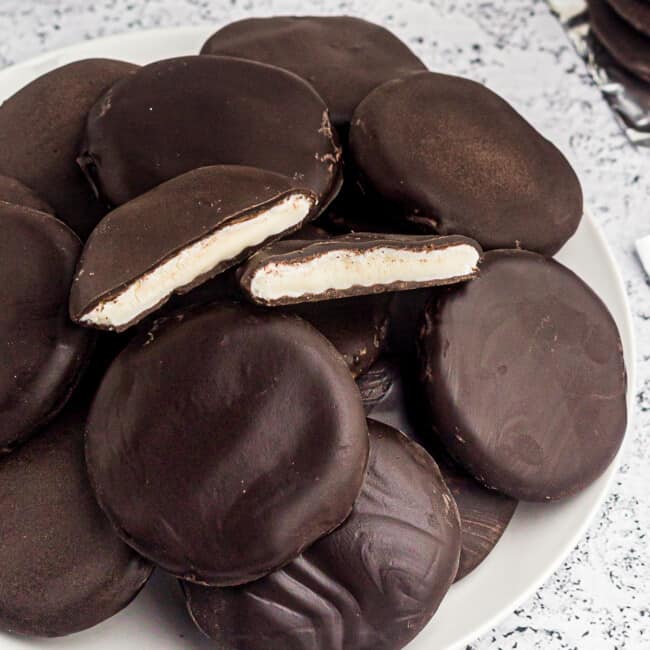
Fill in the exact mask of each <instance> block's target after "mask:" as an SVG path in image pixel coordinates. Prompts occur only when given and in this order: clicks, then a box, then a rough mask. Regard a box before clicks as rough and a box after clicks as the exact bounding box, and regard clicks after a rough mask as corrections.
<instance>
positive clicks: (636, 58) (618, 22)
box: [587, 0, 650, 82]
mask: <svg viewBox="0 0 650 650" xmlns="http://www.w3.org/2000/svg"><path fill="white" fill-rule="evenodd" d="M587 5H588V7H589V20H590V23H591V29H592V30H593V31H594V33H595V34H596V37H597V38H598V40H599V41H600V43H602V45H603V47H604V48H605V49H606V50H607V51H608V52H609V53H610V54H611V55H612V57H613V58H614V59H616V61H618V63H620V65H622V66H623V67H624V68H625V69H626V70H628V71H629V72H631V73H632V74H634V75H636V76H637V77H639V78H640V79H643V80H644V81H649V82H650V38H648V36H646V35H644V34H642V33H641V32H639V31H637V30H636V29H634V27H632V25H630V24H628V23H627V22H625V20H623V19H622V18H621V17H620V15H619V14H618V13H616V11H614V10H613V9H612V8H611V7H610V6H609V5H608V4H607V2H606V0H587Z"/></svg>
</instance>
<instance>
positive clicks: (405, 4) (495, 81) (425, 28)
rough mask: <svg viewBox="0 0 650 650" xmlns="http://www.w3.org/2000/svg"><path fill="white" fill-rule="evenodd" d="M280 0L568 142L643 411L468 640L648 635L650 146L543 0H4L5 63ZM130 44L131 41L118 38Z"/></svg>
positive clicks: (607, 641)
mask: <svg viewBox="0 0 650 650" xmlns="http://www.w3.org/2000/svg"><path fill="white" fill-rule="evenodd" d="M226 12H229V13H230V15H234V16H243V15H251V14H273V13H350V14H356V15H360V16H363V17H366V18H368V19H370V20H375V21H377V22H381V23H384V24H385V25H387V26H388V27H390V28H392V29H393V30H394V31H396V32H397V33H398V34H399V35H401V36H402V37H403V38H405V39H406V40H407V41H408V42H409V43H410V44H411V46H412V47H413V48H414V49H415V50H416V51H417V53H418V54H419V55H420V56H421V57H422V58H423V59H424V60H425V62H426V63H427V64H429V66H430V67H431V68H433V69H435V70H440V71H447V72H454V73H459V74H462V75H466V76H469V77H473V78H475V79H477V80H479V81H482V82H485V83H487V84H488V85H489V86H491V87H492V88H493V89H494V90H496V91H497V92H499V93H500V94H502V95H504V96H505V97H506V98H507V99H508V100H509V101H510V102H511V103H512V104H514V106H515V107H516V108H517V109H518V110H519V111H520V112H522V113H523V114H524V115H525V116H526V117H527V118H528V119H529V120H530V121H531V122H533V124H535V126H536V127H537V128H538V129H539V130H541V131H542V132H543V133H544V134H545V135H546V136H547V137H550V138H551V139H552V140H554V141H555V142H556V144H558V145H559V146H560V148H562V149H563V151H564V152H565V153H566V154H567V155H568V156H569V158H570V159H571V160H572V162H573V164H574V165H575V167H576V169H577V171H578V173H579V175H580V177H581V179H582V182H583V186H584V190H585V198H586V202H587V204H588V205H589V206H590V207H591V209H592V211H593V213H594V215H595V217H596V218H597V220H598V222H599V223H600V225H601V226H602V227H603V229H604V230H605V233H606V235H607V237H608V239H609V242H610V244H611V246H612V248H613V250H614V254H615V256H616V259H617V261H618V263H619V265H620V267H621V269H622V271H623V276H624V278H625V282H626V286H627V292H628V295H629V297H630V301H631V304H632V311H633V313H634V318H635V327H636V332H637V337H638V359H637V364H638V370H639V373H638V375H639V385H638V387H637V410H638V413H637V420H636V430H635V431H634V432H633V434H632V440H630V441H629V442H628V445H627V447H626V451H625V455H624V458H623V464H622V467H621V469H620V471H619V473H618V476H617V480H616V482H615V486H614V491H613V494H612V495H611V496H610V498H609V499H608V500H607V502H606V504H605V506H604V507H603V509H602V512H601V513H600V515H599V516H598V517H597V520H596V521H595V523H594V524H593V525H592V527H591V529H590V530H589V533H588V535H587V536H586V537H585V539H583V541H582V542H581V543H580V545H579V546H578V548H577V549H576V550H575V551H574V552H573V553H572V554H571V556H570V557H569V559H568V560H567V561H566V563H565V564H564V565H563V566H562V568H561V569H560V570H558V571H557V573H556V574H555V575H554V576H553V577H552V578H551V579H550V580H549V581H548V582H547V583H546V584H545V585H544V587H543V588H541V589H540V590H539V592H538V593H537V594H536V595H535V596H534V597H533V598H531V599H530V600H529V601H528V602H527V603H525V604H524V605H523V606H522V607H521V608H520V609H518V610H517V611H516V612H514V613H513V614H512V615H511V616H510V617H509V618H507V619H506V620H505V621H504V622H503V623H502V624H501V625H500V626H499V627H498V628H496V629H494V630H493V631H492V632H490V633H489V634H487V635H485V636H484V637H483V638H481V639H480V640H477V641H476V642H474V643H473V644H472V645H471V646H469V647H468V650H497V649H499V650H510V649H515V648H517V650H532V649H539V650H560V649H562V650H569V649H574V648H577V649H580V650H583V649H585V650H605V649H607V650H610V649H612V650H613V649H622V648H626V649H627V648H629V649H630V650H644V649H646V648H650V530H649V529H650V451H649V449H650V281H648V279H647V278H646V277H645V275H644V273H643V272H642V270H641V268H640V265H639V263H638V260H637V258H636V255H635V253H634V240H635V239H636V238H637V237H639V236H641V235H644V234H650V149H646V150H639V151H635V150H634V149H633V148H632V146H631V145H630V144H629V143H628V142H627V140H626V139H625V137H624V136H623V135H622V133H621V132H620V131H619V128H618V126H617V124H616V122H615V121H614V119H613V117H612V115H611V113H610V111H609V109H608V107H607V105H606V104H605V102H604V101H603V100H602V99H601V96H600V94H599V92H598V90H597V89H596V88H595V87H594V86H593V85H592V83H591V80H590V77H589V75H588V74H587V72H586V70H585V68H584V67H583V64H582V62H581V61H580V60H579V58H578V57H577V56H576V54H575V53H574V51H573V49H572V47H571V45H570V44H569V42H568V40H567V38H566V36H565V34H564V33H563V31H562V29H561V27H560V25H559V24H558V23H557V21H556V20H555V19H554V18H553V16H551V14H550V12H549V10H548V8H547V6H546V4H545V2H543V1H542V0H492V1H491V0H431V1H425V0H421V1H417V0H410V1H400V0H351V1H346V0H311V1H309V0H77V1H75V2H72V1H65V0H60V1H57V0H0V35H1V36H2V38H1V39H0V63H1V64H2V65H9V64H11V63H14V62H18V61H22V60H24V59H27V58H29V57H31V56H33V55H35V54H37V53H39V52H42V51H45V50H49V49H53V48H57V47H61V46H63V45H68V44H72V43H75V42H77V41H80V40H82V39H89V38H95V37H98V36H103V35H107V34H113V33H117V32H122V31H126V30H136V29H145V28H151V27H157V26H173V25H187V24H201V23H210V22H214V21H216V20H220V19H221V18H222V17H223V16H224V15H225V14H226ZM115 56H116V57H119V56H120V53H119V52H115Z"/></svg>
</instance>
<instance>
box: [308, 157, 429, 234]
mask: <svg viewBox="0 0 650 650" xmlns="http://www.w3.org/2000/svg"><path fill="white" fill-rule="evenodd" d="M348 161H349V158H346V163H347V162H348ZM318 222H319V223H320V224H322V225H323V227H324V228H326V229H328V230H329V231H331V232H332V234H337V235H344V234H349V233H351V232H354V233H362V232H374V233H388V234H390V233H392V234H418V233H419V234H422V232H424V233H426V232H427V229H422V228H420V227H418V225H417V224H414V223H410V222H408V221H406V220H405V219H403V218H400V217H399V214H397V213H395V211H393V210H392V209H391V208H390V206H387V205H386V204H385V202H382V201H380V200H377V197H375V196H374V195H368V194H367V193H365V192H364V191H363V189H362V188H360V187H359V186H358V185H357V183H356V182H354V181H352V179H348V178H346V180H345V183H344V184H343V187H342V188H341V191H340V192H339V193H338V195H337V197H336V198H335V199H334V201H332V203H331V204H330V205H329V206H328V208H327V210H325V212H323V214H322V215H321V216H320V217H319V218H318ZM428 231H429V232H431V229H430V228H429V229H428Z"/></svg>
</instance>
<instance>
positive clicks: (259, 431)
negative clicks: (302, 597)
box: [86, 304, 368, 586]
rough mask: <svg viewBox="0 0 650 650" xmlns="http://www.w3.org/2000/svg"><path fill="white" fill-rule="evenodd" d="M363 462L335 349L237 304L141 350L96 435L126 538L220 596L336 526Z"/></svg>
mask: <svg viewBox="0 0 650 650" xmlns="http://www.w3.org/2000/svg"><path fill="white" fill-rule="evenodd" d="M367 456H368V433H367V427H366V420H365V415H364V412H363V407H362V404H361V398H360V396H359V391H358V389H357V388H356V386H355V384H354V380H353V379H352V376H351V375H350V372H349V370H348V368H347V366H346V364H345V363H344V361H343V359H342V358H341V356H340V355H339V353H338V352H336V350H335V349H334V348H333V347H332V345H331V343H329V341H327V339H325V337H323V336H322V335H321V334H319V333H318V332H317V331H316V330H315V329H314V328H313V327H312V326H311V325H309V324H308V323H307V322H305V321H304V320H302V319H300V318H298V317H297V316H289V315H284V314H278V313H271V312H269V311H264V310H255V309H252V308H250V307H247V306H246V307H244V306H238V305H234V304H230V305H228V304H217V305H214V306H213V307H210V308H206V309H199V310H194V311H192V312H190V313H188V314H186V315H183V314H178V315H177V316H175V317H171V318H169V319H168V320H166V321H159V322H158V323H157V324H156V325H155V326H154V327H153V328H152V329H151V330H150V331H149V332H147V333H144V334H142V335H139V336H137V337H136V338H135V339H133V340H132V341H131V343H130V344H129V345H128V346H127V347H126V349H125V350H124V351H123V352H122V353H121V354H120V355H119V356H118V357H117V359H116V360H115V361H114V362H113V364H112V365H111V367H110V368H109V370H108V372H107V373H106V375H105V376H104V379H103V381H102V384H101V386H100V388H99V391H98V393H97V395H96V397H95V400H94V402H93V406H92V409H91V412H90V415H89V418H88V423H87V442H86V458H87V463H88V471H89V475H90V479H91V483H92V484H93V486H94V488H95V492H96V495H97V498H98V501H99V503H100V505H101V506H102V508H103V509H104V511H105V512H106V513H107V514H108V516H109V518H110V519H111V521H112V522H113V524H114V525H115V526H116V528H117V530H118V531H119V534H120V535H121V536H122V538H123V539H124V540H125V541H126V542H127V543H129V544H130V545H132V546H133V547H134V548H135V549H136V550H137V551H139V552H140V553H141V554H142V555H144V556H146V557H148V558H150V559H152V560H153V561H154V562H155V563H156V564H158V565H159V566H161V567H162V568H164V569H165V570H166V571H168V572H170V573H172V574H174V575H176V576H178V577H181V578H184V579H186V580H191V581H194V582H198V583H202V584H210V585H219V586H222V585H233V584H241V583H244V582H249V581H251V580H255V579H257V578H259V577H261V576H263V575H266V574H267V573H269V572H271V571H273V570H274V569H277V568H278V567H280V566H282V565H284V564H286V563H287V562H289V561H291V560H293V559H294V558H295V557H296V556H297V555H299V554H300V553H301V552H302V551H303V550H304V549H305V548H307V547H308V546H309V545H311V544H312V543H313V542H315V541H316V540H317V539H318V538H320V537H321V536H322V535H324V534H326V533H328V532H330V531H331V530H333V529H334V528H336V527H337V526H339V525H340V524H341V523H342V522H343V521H344V520H345V519H346V517H347V516H348V515H349V513H350V511H351V509H352V505H353V503H354V500H355V499H356V497H357V496H358V494H359V490H360V488H361V483H362V480H363V476H364V471H365V467H366V461H367Z"/></svg>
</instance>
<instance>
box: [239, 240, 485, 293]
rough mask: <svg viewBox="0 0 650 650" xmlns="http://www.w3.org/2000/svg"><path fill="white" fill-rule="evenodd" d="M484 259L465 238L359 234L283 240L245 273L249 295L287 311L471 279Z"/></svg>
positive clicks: (248, 264) (254, 260)
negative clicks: (308, 304) (307, 304)
mask: <svg viewBox="0 0 650 650" xmlns="http://www.w3.org/2000/svg"><path fill="white" fill-rule="evenodd" d="M480 255H481V249H480V247H479V246H478V244H477V243H476V242H475V241H473V240H471V239H468V238H467V237H454V236H450V237H437V236H426V235H424V236H409V235H379V234H375V233H357V234H354V235H342V236H340V237H331V238H329V239H327V240H324V241H300V240H291V239H285V240H282V241H279V242H276V243H275V244H272V245H271V246H267V247H266V248H264V249H262V250H261V251H259V252H258V253H257V254H256V255H254V256H253V257H251V258H250V259H249V260H248V261H247V262H246V264H244V265H243V266H242V268H241V275H240V284H241V286H242V289H243V290H244V292H245V293H246V295H247V296H248V297H249V298H250V299H251V300H252V301H253V302H256V303H258V304H262V305H289V304H295V303H303V302H314V301H319V300H330V299H337V298H347V297H350V296H361V295H368V294H375V293H383V292H386V291H404V290H407V289H416V288H418V287H425V286H434V285H443V284H449V283H453V282H460V281H463V280H468V279H471V278H473V277H474V276H475V275H476V273H477V265H478V261H479V258H480Z"/></svg>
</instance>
